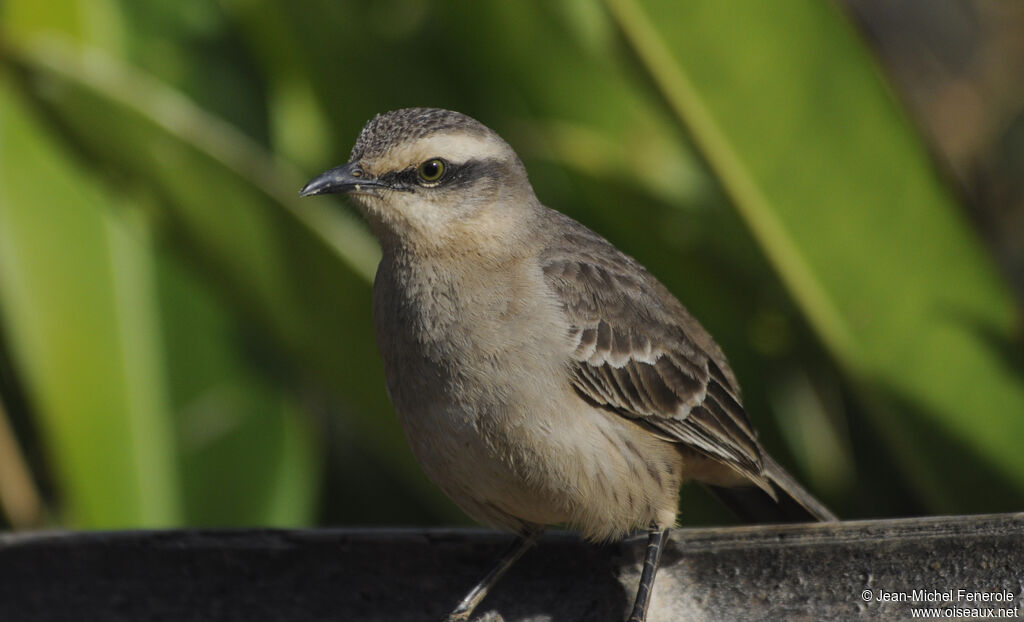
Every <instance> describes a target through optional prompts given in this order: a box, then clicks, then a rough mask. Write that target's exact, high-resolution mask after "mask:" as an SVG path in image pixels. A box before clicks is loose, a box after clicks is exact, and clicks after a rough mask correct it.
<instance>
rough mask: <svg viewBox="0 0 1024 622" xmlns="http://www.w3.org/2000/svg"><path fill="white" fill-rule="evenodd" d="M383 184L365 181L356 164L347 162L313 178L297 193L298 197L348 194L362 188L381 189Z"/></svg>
mask: <svg viewBox="0 0 1024 622" xmlns="http://www.w3.org/2000/svg"><path fill="white" fill-rule="evenodd" d="M383 187H385V184H382V183H380V182H379V181H376V180H373V179H367V178H366V173H364V172H363V169H362V168H361V167H360V166H359V163H358V162H349V163H348V164H343V165H341V166H339V167H336V168H332V169H331V170H329V171H327V172H325V173H321V174H320V175H318V176H316V177H314V178H313V179H312V180H310V182H309V183H308V184H306V185H305V186H303V188H302V190H300V191H299V196H300V197H311V196H314V195H317V194H348V193H350V192H359V191H360V190H362V189H363V188H383Z"/></svg>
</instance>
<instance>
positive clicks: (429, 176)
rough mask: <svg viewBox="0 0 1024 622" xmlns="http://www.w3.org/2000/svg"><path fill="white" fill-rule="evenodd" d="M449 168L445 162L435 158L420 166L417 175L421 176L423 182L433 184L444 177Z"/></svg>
mask: <svg viewBox="0 0 1024 622" xmlns="http://www.w3.org/2000/svg"><path fill="white" fill-rule="evenodd" d="M447 168H448V167H447V166H445V163H444V160H441V159H439V158H434V159H432V160H427V161H426V162H424V163H423V164H420V165H419V167H418V168H417V169H416V174H417V175H419V178H420V180H421V181H424V182H426V183H428V184H432V183H434V182H436V181H438V180H440V179H441V178H442V177H444V172H445V170H447Z"/></svg>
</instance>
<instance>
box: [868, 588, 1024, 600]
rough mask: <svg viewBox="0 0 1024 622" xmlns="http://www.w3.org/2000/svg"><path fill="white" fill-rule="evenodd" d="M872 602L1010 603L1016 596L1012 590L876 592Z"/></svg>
mask: <svg viewBox="0 0 1024 622" xmlns="http://www.w3.org/2000/svg"><path fill="white" fill-rule="evenodd" d="M872 600H875V601H877V602H880V603H886V602H911V603H921V602H926V603H960V602H974V603H993V602H997V603H1008V602H1010V601H1012V600H1014V595H1013V592H1011V591H1010V590H998V591H995V592H975V591H971V590H963V589H949V590H911V591H909V592H887V591H885V590H875V597H874V598H873V599H872Z"/></svg>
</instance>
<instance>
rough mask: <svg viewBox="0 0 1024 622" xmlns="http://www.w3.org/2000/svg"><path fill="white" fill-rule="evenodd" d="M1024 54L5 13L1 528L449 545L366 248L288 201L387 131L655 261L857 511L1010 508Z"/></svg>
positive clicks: (14, 9)
mask: <svg viewBox="0 0 1024 622" xmlns="http://www.w3.org/2000/svg"><path fill="white" fill-rule="evenodd" d="M1022 35H1024V11H1022V10H1021V8H1020V7H1018V6H1015V5H1012V4H1011V3H1003V2H996V1H989V2H954V1H952V0H949V1H943V2H936V1H934V0H931V1H929V0H920V1H917V2H891V1H884V0H848V2H845V3H829V2H822V1H818V0H786V1H783V2H774V3H764V2H759V1H757V0H743V1H741V2H734V3H728V4H724V3H718V2H714V1H712V0H694V1H690V2H686V3H678V2H674V1H671V0H607V1H606V2H604V3H592V2H585V1H582V0H578V1H571V2H563V3H545V2H540V1H536V2H528V3H527V2H523V3H505V4H500V5H499V4H498V3H473V2H455V3H443V4H442V3H419V2H413V1H411V0H386V1H382V2H372V3H371V2H341V1H337V0H330V1H328V0H298V1H294V2H289V3H285V2H275V1H272V0H223V1H221V2H216V1H213V0H186V1H183V2H176V3H172V4H168V3H165V2H159V1H157V0H131V1H128V0H124V1H120V2H119V1H117V0H92V1H90V2H76V1H73V0H54V1H52V2H47V3H45V4H42V3H38V2H33V1H30V0H7V1H6V2H4V3H3V4H0V510H2V511H0V525H3V526H9V527H13V528H31V527H39V526H67V527H72V528H117V527H141V526H147V527H153V526H174V525H206V526H209V525H217V526H220V525H317V524H331V525H351V524H374V525H379V524H417V525H428V524H458V523H464V522H466V520H467V519H465V517H463V516H462V514H461V513H460V512H459V511H458V510H457V509H456V508H454V506H452V505H451V504H450V502H448V501H447V500H446V499H445V498H444V497H443V495H442V494H441V493H440V492H439V491H438V490H437V489H436V488H435V487H433V486H432V485H431V484H430V483H429V482H428V481H426V479H425V477H424V476H423V475H422V473H421V472H420V470H419V469H418V467H417V466H416V465H415V463H414V462H413V460H412V457H411V455H410V453H409V451H408V449H407V447H406V445H405V441H404V439H403V438H402V436H401V432H400V431H399V428H398V425H397V422H396V420H395V417H394V415H393V413H392V410H391V407H390V405H389V404H388V402H387V398H386V395H385V393H384V383H383V377H382V369H381V364H380V361H379V359H378V357H377V354H376V350H375V347H374V344H373V337H372V324H371V319H370V301H369V293H370V283H371V280H372V274H373V270H374V266H375V262H376V258H377V256H378V250H377V248H376V246H375V243H374V242H373V240H372V237H371V236H370V234H369V232H368V231H367V230H366V228H365V226H364V225H363V223H362V222H361V221H359V220H358V218H356V217H355V215H354V213H353V212H352V210H351V209H350V208H348V207H347V206H345V205H344V203H343V202H342V201H333V200H331V199H307V200H303V201H299V199H298V197H297V192H298V189H299V188H300V187H301V186H302V184H303V183H304V182H305V181H307V180H308V178H310V177H311V176H313V175H314V174H317V173H319V172H321V171H322V170H324V169H326V168H329V167H332V166H335V165H337V164H340V163H343V162H345V161H346V159H347V156H348V151H349V149H350V147H351V145H352V143H353V141H354V140H355V137H356V135H357V133H358V131H359V129H360V128H361V127H362V125H363V124H364V123H365V122H366V121H367V120H368V119H369V118H370V117H372V116H373V115H374V114H375V113H377V112H381V111H384V110H390V109H394V108H399V107H404V106H439V107H446V108H452V109H455V110H460V111H462V112H465V113H467V114H469V115H471V116H473V117H475V118H477V119H479V120H481V121H482V122H484V123H485V124H486V125H488V126H490V127H492V128H494V129H495V130H496V131H498V133H500V134H501V135H502V136H504V137H505V138H506V139H507V140H508V141H509V142H510V143H511V144H512V146H513V147H514V148H515V149H516V150H517V151H518V153H519V154H520V156H521V157H523V159H524V160H525V162H526V165H527V168H528V170H529V171H530V175H531V180H532V182H533V184H534V187H535V189H536V191H537V193H538V195H539V197H540V198H541V200H542V201H544V202H545V203H546V204H547V205H549V206H551V207H554V208H556V209H559V210H562V211H564V212H566V213H568V214H570V215H571V216H573V217H575V218H576V219H578V220H580V221H582V222H583V223H584V224H586V225H588V226H590V227H591V228H593V229H595V230H597V231H598V232H600V233H601V234H603V235H605V236H606V237H608V238H609V239H611V240H612V241H613V242H614V243H615V244H616V245H618V246H619V247H620V248H622V249H623V250H625V251H627V252H628V253H630V254H632V255H634V256H635V257H636V258H637V259H639V260H640V261H641V262H642V263H644V264H645V265H647V266H648V267H649V268H650V269H651V271H652V272H653V273H654V274H655V275H657V276H658V277H659V278H660V279H661V280H662V281H663V282H664V283H665V284H666V285H667V286H668V287H669V288H670V289H671V290H672V291H673V292H674V293H675V294H676V295H677V296H678V297H679V298H680V299H681V300H682V301H683V302H684V303H685V304H686V305H687V306H688V307H689V308H690V310H691V311H692V312H693V313H694V314H695V315H696V316H697V317H698V318H699V319H700V320H701V321H702V323H703V324H704V325H705V326H706V327H707V328H708V329H709V330H710V332H711V333H712V334H713V335H714V336H715V338H716V339H717V340H718V341H719V343H720V344H721V345H722V347H723V349H724V350H725V352H726V354H727V355H728V357H729V360H730V361H731V363H732V365H733V367H734V369H735V371H736V373H737V376H738V377H739V380H740V383H741V385H742V386H743V388H744V395H745V403H746V405H747V408H748V411H749V412H750V415H751V418H752V419H753V421H754V423H755V425H756V426H757V427H758V428H759V430H760V431H761V437H762V439H763V440H764V442H765V444H766V445H767V447H768V448H769V450H770V451H771V452H772V453H773V454H774V455H775V456H776V457H777V458H778V459H779V461H780V462H782V463H783V464H785V465H786V466H787V467H788V468H790V470H792V471H793V472H794V474H795V475H797V477H798V478H799V479H801V480H802V481H804V482H805V483H806V484H807V485H808V486H809V487H810V488H811V489H812V490H814V491H815V492H816V493H817V494H819V495H820V496H821V497H822V499H823V500H824V501H826V503H828V504H830V505H831V506H832V507H833V509H835V510H836V511H837V512H838V513H839V514H840V515H841V516H843V517H845V518H854V517H876V516H901V515H915V514H931V513H969V512H989V511H1006V510H1015V509H1020V508H1021V506H1022V505H1024V452H1021V451H1020V443H1021V440H1022V439H1024V376H1022V373H1021V371H1022V360H1024V358H1022V350H1021V344H1022V340H1021V322H1020V319H1021V315H1020V301H1021V300H1022V293H1024V235H1021V233H1024V182H1022V180H1024V175H1022V172H1024V114H1022V111H1024V85H1022V84H1021V83H1020V81H1019V79H1017V76H1019V75H1021V73H1020V72H1021V69H1022V68H1024V43H1022V41H1024V36H1022ZM702 497H703V493H702V492H701V491H700V490H688V491H687V492H685V493H684V498H683V511H682V515H681V519H682V522H683V523H684V524H700V523H707V522H715V523H721V522H725V521H728V520H729V519H728V517H726V516H725V515H724V513H723V511H722V510H721V509H720V508H718V507H717V505H715V504H714V502H709V503H704V502H703V499H702Z"/></svg>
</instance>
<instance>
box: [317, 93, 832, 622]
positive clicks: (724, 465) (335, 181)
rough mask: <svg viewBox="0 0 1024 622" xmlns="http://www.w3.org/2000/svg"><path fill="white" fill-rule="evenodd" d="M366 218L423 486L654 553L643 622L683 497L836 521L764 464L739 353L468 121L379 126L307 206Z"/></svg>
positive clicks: (505, 519) (383, 120)
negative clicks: (553, 203) (709, 493)
mask: <svg viewBox="0 0 1024 622" xmlns="http://www.w3.org/2000/svg"><path fill="white" fill-rule="evenodd" d="M327 193H342V194H347V195H348V196H349V197H351V198H352V201H353V202H354V203H355V204H356V205H357V206H358V207H359V209H360V210H361V212H362V214H363V215H364V216H365V218H366V220H367V221H368V222H369V224H370V227H371V228H372V230H373V232H374V234H375V235H376V236H377V238H378V239H379V240H380V243H381V245H382V247H383V251H384V254H383V259H382V260H381V263H380V266H379V267H378V269H377V277H376V280H375V281H374V288H373V310H374V321H375V325H376V334H377V345H378V348H379V350H380V354H381V356H382V357H383V359H384V366H385V371H386V374H387V388H388V393H389V394H390V396H391V400H392V401H393V402H394V405H395V410H396V411H397V413H398V417H399V419H400V421H401V424H402V427H403V429H404V430H405V434H406V436H407V437H408V440H409V444H410V446H411V447H412V451H413V453H414V454H415V456H416V458H417V459H418V460H419V462H420V464H421V465H422V466H423V469H424V470H425V471H426V472H427V474H428V475H429V476H430V478H431V479H432V480H433V481H434V482H436V483H437V485H438V486H440V487H441V489H442V490H444V492H445V493H447V494H448V496H449V497H451V498H452V500H454V501H455V503H457V504H458V505H459V507H461V508H462V509H463V510H465V511H466V513H467V514H469V515H470V516H472V517H473V518H474V519H476V520H478V521H480V522H481V523H485V524H488V525H493V526H496V527H501V528H504V529H509V530H511V531H514V532H516V533H517V534H519V536H520V539H519V540H518V541H517V543H516V544H515V545H514V546H513V548H512V549H510V550H509V552H508V553H507V554H506V555H505V556H504V557H503V558H502V560H501V561H500V563H499V564H498V566H496V567H495V569H494V570H493V571H492V572H491V573H490V574H488V576H487V577H485V578H484V580H483V581H481V583H480V584H479V585H477V586H476V587H475V588H474V589H473V591H471V592H470V594H468V595H467V596H466V598H465V599H464V600H463V602H462V603H460V604H459V606H458V608H457V609H456V610H455V611H454V612H453V613H452V615H451V617H450V618H449V619H451V620H464V619H467V618H468V617H469V615H470V614H471V612H472V610H473V609H474V607H475V606H476V605H477V603H479V601H480V600H482V599H483V597H484V596H485V595H486V593H487V591H488V589H489V588H490V586H491V585H492V584H493V583H494V582H496V581H497V579H498V578H499V577H500V576H501V575H502V574H503V573H504V571H505V570H506V569H507V568H508V567H509V566H510V565H511V564H512V563H513V562H514V561H515V560H516V559H518V557H519V556H520V555H522V553H523V552H524V551H525V550H526V548H527V547H528V546H529V545H530V544H532V543H533V542H534V541H535V540H536V539H537V537H538V536H539V535H540V533H541V532H542V530H543V529H544V527H545V526H546V525H556V524H562V525H567V526H569V527H572V528H574V529H578V530H579V531H580V532H582V533H583V535H584V536H585V537H587V538H589V539H591V540H608V539H614V538H620V537H622V536H624V535H626V534H629V533H631V532H634V531H636V530H638V529H649V530H650V537H649V543H648V549H647V555H646V559H645V564H644V568H643V571H642V574H641V579H640V586H639V589H638V590H637V596H636V601H635V603H634V606H633V610H632V614H631V616H630V620H636V621H642V620H644V619H645V617H646V614H647V605H648V603H649V597H650V593H651V588H652V586H653V582H654V574H655V572H656V570H657V566H658V561H659V558H660V555H661V549H662V546H663V544H664V542H665V539H666V536H667V529H668V528H669V527H672V526H673V525H674V524H675V522H676V512H677V505H678V500H679V486H680V484H681V483H682V482H684V481H686V480H696V481H699V482H702V483H705V484H707V485H709V486H711V487H712V488H713V489H714V490H715V491H716V492H718V493H719V494H720V496H721V497H722V498H723V499H724V500H725V501H726V502H727V503H729V504H730V505H732V506H733V507H734V508H735V509H737V510H738V511H739V512H740V513H741V514H747V515H749V517H751V518H753V519H754V520H761V521H764V522H777V521H787V520H835V517H834V515H833V514H832V513H831V512H829V511H828V510H827V509H826V508H825V507H824V506H823V505H822V504H821V503H819V502H818V501H817V500H816V499H814V497H812V496H811V495H810V494H809V493H808V492H807V491H805V490H804V489H803V488H802V487H801V486H800V485H799V484H797V483H796V482H795V481H794V480H793V478H792V477H790V476H789V475H788V474H787V473H786V472H785V471H784V470H783V469H782V468H781V467H780V466H779V465H778V464H776V463H775V462H774V461H773V460H772V459H771V458H770V457H769V456H768V455H767V453H766V452H765V451H764V449H763V448H762V447H761V445H760V444H759V443H758V441H757V437H756V435H755V433H754V430H753V428H752V427H751V425H750V421H749V420H748V418H747V415H746V413H745V412H744V410H743V406H742V405H741V402H740V392H739V387H738V386H737V384H736V378H735V377H734V376H733V373H732V370H730V369H729V365H728V363H727V362H726V360H725V356H724V355H723V354H722V351H721V349H719V347H718V345H717V344H715V342H714V340H712V338H711V336H710V335H709V334H708V333H707V332H706V331H705V330H704V329H703V328H702V327H701V325H700V324H698V323H697V321H696V320H695V319H694V318H693V316H691V315H690V313H689V312H688V311H687V310H686V309H685V308H684V307H683V305H682V304H680V303H679V301H678V300H676V298H675V297H674V296H673V295H672V294H671V293H670V292H669V291H668V290H667V289H666V288H665V287H664V286H663V285H662V284H661V283H659V282H658V281H657V279H655V278H654V277H653V276H651V274H650V273H649V272H647V270H646V269H644V267H643V266H641V265H640V264H639V263H637V262H636V261H635V260H634V259H632V258H631V257H629V256H627V255H625V254H623V253H622V252H620V251H619V250H618V249H616V248H615V247H614V246H612V245H611V244H610V243H609V242H608V241H607V240H605V239H604V238H602V237H601V236H599V235H597V234H596V233H594V232H593V231H591V230H590V229H587V228H586V227H584V226H583V225H581V224H579V223H578V222H576V221H575V220H572V219H571V218H569V217H567V216H564V215H562V214H560V213H559V212H556V211H553V210H550V209H548V208H547V207H544V206H543V205H541V203H540V201H538V200H537V197H536V196H535V195H534V192H533V188H532V187H531V186H530V182H529V180H528V179H527V175H526V169H525V168H524V167H523V164H522V163H521V162H520V161H519V158H518V157H517V156H516V154H515V152H514V151H513V150H512V148H511V147H509V145H508V144H507V143H506V142H505V141H504V140H502V139H501V137H500V136H498V135H497V134H496V133H494V132H493V131H491V130H490V129H488V128H487V127H485V126H484V125H482V124H481V123H479V122H478V121H476V120H474V119H471V118H470V117H468V116H466V115H463V114H461V113H458V112H451V111H447V110H438V109H429V108H410V109H404V110H397V111H394V112H388V113H386V114H382V115H379V116H377V117H375V118H374V119H373V120H371V121H370V122H369V123H368V124H367V125H366V127H365V128H364V129H363V131H362V133H361V134H360V135H359V138H358V140H357V141H356V144H355V147H354V148H353V150H352V156H351V158H350V162H349V163H348V164H345V165H343V166H339V167H337V168H334V169H331V170H329V171H327V172H326V173H324V174H322V175H320V176H319V177H317V178H316V179H314V180H312V181H311V182H309V184H307V185H306V187H305V188H303V189H302V195H303V196H309V195H316V194H327Z"/></svg>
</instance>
